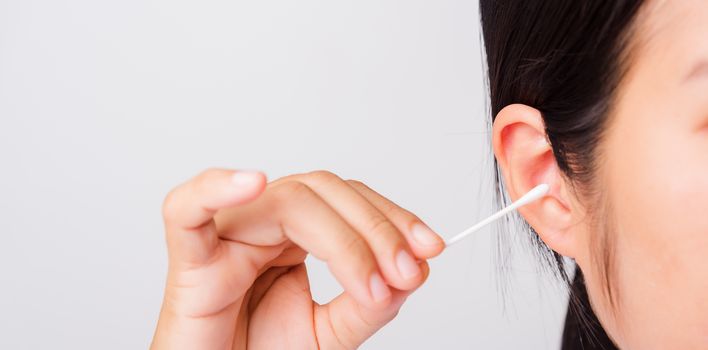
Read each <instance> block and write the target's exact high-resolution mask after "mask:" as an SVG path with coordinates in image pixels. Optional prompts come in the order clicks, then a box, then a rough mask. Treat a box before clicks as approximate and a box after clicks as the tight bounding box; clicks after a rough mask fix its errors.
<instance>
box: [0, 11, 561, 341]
mask: <svg viewBox="0 0 708 350" xmlns="http://www.w3.org/2000/svg"><path fill="white" fill-rule="evenodd" d="M478 26H479V23H478V15H477V7H476V1H461V0H437V1H421V0H405V1H404V0H379V1H371V0H361V1H331V0H300V1H284V0H270V1H239V0H231V1H225V0H206V1H191V2H190V1H174V0H169V1H168V0H123V1H97V0H64V1H53V0H15V1H12V0H0V170H1V172H0V232H1V235H2V236H1V237H2V241H1V242H0V276H2V279H1V282H0V310H1V311H0V348H3V349H24V348H33V349H34V348H36V349H39V348H67V349H69V348H71V349H96V348H101V349H137V348H146V347H147V346H148V344H149V342H150V339H151V336H152V332H153V330H154V325H155V321H156V317H157V314H158V311H159V307H160V302H161V297H162V287H163V283H164V275H165V270H166V251H165V246H164V240H163V231H162V220H161V217H160V204H161V202H162V199H163V197H164V195H165V194H166V193H167V191H168V190H169V189H170V188H172V187H173V186H175V185H176V184H177V183H179V182H181V181H183V180H185V179H187V178H189V177H191V176H193V175H195V174H196V173H197V172H199V171H200V170H201V169H203V168H206V167H211V166H223V167H230V168H257V169H261V170H264V171H265V172H266V173H267V174H268V176H269V178H270V179H276V178H278V177H280V176H283V175H287V174H291V173H297V172H304V171H309V170H315V169H328V170H331V171H333V172H335V173H337V174H339V175H341V176H342V177H345V178H356V179H359V180H362V181H364V182H366V183H367V184H369V185H370V186H371V187H373V188H374V189H376V190H377V191H379V192H380V193H382V194H383V195H385V196H387V197H389V198H391V199H392V200H394V201H395V202H397V203H398V204H399V205H401V206H403V207H405V208H407V209H409V210H411V211H413V212H414V213H416V214H417V215H419V216H420V217H421V218H423V219H424V220H425V221H426V222H427V223H428V224H429V225H430V226H431V227H433V228H434V229H436V230H437V231H438V232H440V233H441V234H443V235H444V236H448V237H449V236H451V235H453V234H456V233H458V232H459V231H461V230H463V229H465V228H466V227H467V226H469V225H471V224H473V223H475V222H476V221H477V220H478V219H481V218H482V217H483V215H484V214H487V213H489V212H490V210H491V208H490V205H489V202H490V200H491V197H490V195H489V193H490V191H491V186H492V185H491V182H490V181H491V177H490V176H491V167H490V163H489V152H490V151H489V148H488V147H487V145H486V144H487V134H486V125H485V120H486V116H485V109H484V101H485V100H484V98H485V91H484V89H483V86H484V85H483V80H482V79H483V78H482V65H481V49H480V37H479V28H478ZM493 248H494V240H493V239H492V238H491V234H490V230H484V231H482V232H481V233H478V234H477V236H476V237H474V238H470V239H469V240H467V241H465V242H461V243H460V244H459V245H456V246H454V247H451V248H450V250H449V251H446V252H444V253H443V254H442V255H441V256H440V257H438V258H435V259H433V260H430V264H431V274H430V277H429V279H428V281H427V283H426V284H425V285H423V286H422V287H421V288H420V289H419V290H418V291H417V292H416V293H415V294H414V295H412V296H411V297H410V298H409V300H408V302H407V303H406V304H405V305H404V306H403V308H402V310H401V312H400V313H399V316H398V317H397V318H396V319H395V320H393V321H392V322H391V323H390V324H389V325H387V326H386V327H385V328H384V329H382V330H381V331H380V332H379V333H377V334H376V335H375V336H374V337H373V338H372V339H371V340H370V341H369V342H367V343H366V344H365V345H364V346H363V347H362V348H366V349H392V348H401V349H402V348H406V349H429V348H433V347H437V348H440V349H519V348H524V349H552V348H557V347H558V340H559V336H560V330H561V326H562V319H563V315H564V312H565V299H564V298H563V296H562V295H563V294H562V293H560V292H559V291H558V290H556V289H555V288H553V287H552V286H551V285H550V284H549V283H540V282H539V281H542V279H541V277H540V276H539V274H538V273H537V272H536V269H535V262H534V261H533V260H532V259H531V258H521V259H519V260H516V263H515V264H514V265H513V267H514V268H513V269H512V270H511V271H510V272H509V274H510V275H509V276H510V278H511V282H509V284H507V285H506V286H507V287H508V288H509V294H508V295H507V296H506V297H503V296H502V294H501V293H500V289H499V287H498V286H497V284H496V281H497V275H498V268H497V263H496V261H495V260H494V255H493V254H492V252H493ZM525 248H526V247H524V246H521V247H520V249H522V250H524V249H525ZM308 266H309V269H310V274H311V276H310V279H311V281H312V282H313V284H314V286H313V290H314V292H315V295H316V299H317V300H318V301H320V302H324V301H326V300H328V299H330V298H332V297H333V296H334V295H336V294H337V293H338V292H339V291H341V288H340V287H339V286H338V285H337V284H336V281H335V280H334V278H332V277H331V276H330V275H329V274H328V272H327V270H326V268H325V266H324V264H322V263H320V262H319V261H317V260H314V259H310V258H308ZM504 306H506V307H504ZM505 310H506V311H505Z"/></svg>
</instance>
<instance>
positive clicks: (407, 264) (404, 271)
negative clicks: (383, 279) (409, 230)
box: [396, 249, 420, 279]
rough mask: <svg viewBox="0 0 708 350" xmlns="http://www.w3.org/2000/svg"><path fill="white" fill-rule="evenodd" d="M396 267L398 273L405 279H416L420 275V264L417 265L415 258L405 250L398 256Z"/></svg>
mask: <svg viewBox="0 0 708 350" xmlns="http://www.w3.org/2000/svg"><path fill="white" fill-rule="evenodd" d="M396 265H397V266H398V272H399V273H400V274H401V276H402V277H403V278H404V279H409V278H412V277H415V276H416V275H418V274H419V273H420V267H418V264H416V263H415V260H413V257H412V256H411V255H410V254H408V252H407V251H405V250H403V249H402V250H401V251H399V252H398V254H397V255H396Z"/></svg>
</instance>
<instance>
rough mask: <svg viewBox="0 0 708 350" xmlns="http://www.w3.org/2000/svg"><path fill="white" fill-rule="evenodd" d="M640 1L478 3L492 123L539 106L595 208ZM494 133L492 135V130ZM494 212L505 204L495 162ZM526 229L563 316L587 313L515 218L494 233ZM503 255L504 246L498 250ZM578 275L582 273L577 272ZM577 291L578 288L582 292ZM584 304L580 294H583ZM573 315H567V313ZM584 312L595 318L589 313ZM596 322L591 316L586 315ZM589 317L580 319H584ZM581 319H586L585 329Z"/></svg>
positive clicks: (546, 252)
mask: <svg viewBox="0 0 708 350" xmlns="http://www.w3.org/2000/svg"><path fill="white" fill-rule="evenodd" d="M643 2H644V1H642V0H578V1H567V0H515V1H514V0H507V1H503V0H480V2H479V5H480V6H479V10H480V19H481V24H482V38H483V41H484V48H485V54H486V62H487V65H486V68H487V70H486V72H487V76H488V81H487V83H488V86H487V89H488V93H489V106H488V107H489V109H490V110H489V114H490V116H491V123H489V125H490V128H491V124H492V123H493V122H494V119H495V118H496V115H497V114H498V113H499V111H500V110H501V109H502V108H504V107H505V106H507V105H510V104H514V103H521V104H526V105H529V106H531V107H534V108H536V109H538V110H539V111H540V112H541V114H542V117H543V121H544V127H545V132H546V135H547V138H548V141H549V143H550V145H551V148H552V150H553V156H554V158H555V161H556V162H557V164H558V167H559V169H560V170H561V173H562V175H563V177H564V179H565V180H567V181H568V183H569V184H570V185H571V189H572V190H573V191H574V192H575V194H576V195H578V198H581V199H585V200H586V201H587V202H588V203H590V205H589V206H587V207H588V208H594V209H597V210H596V212H595V213H594V214H595V216H594V218H595V219H607V218H605V217H603V215H606V213H601V212H600V209H598V208H602V206H600V205H599V204H600V203H602V201H603V199H605V198H604V196H603V193H602V191H600V189H599V188H598V186H597V184H596V182H594V181H595V180H596V176H595V174H596V171H597V169H598V166H599V165H600V163H599V162H600V159H601V158H600V157H599V156H598V155H599V154H600V152H601V145H602V143H601V141H602V138H603V132H604V131H605V130H606V126H607V125H608V122H609V120H610V117H611V115H612V107H613V105H614V101H615V99H616V97H617V87H618V86H619V83H620V81H621V80H622V78H623V76H624V74H626V72H627V70H628V67H629V66H628V61H629V58H630V56H631V52H632V50H631V44H632V43H633V41H632V39H634V38H633V34H632V33H633V28H634V25H633V23H634V22H635V18H636V17H637V13H638V11H639V9H640V7H641V5H642V3H643ZM490 135H491V133H490ZM493 170H494V180H495V185H496V186H495V187H496V190H495V196H494V202H495V206H497V207H498V208H501V207H504V206H506V205H508V204H509V203H510V200H509V198H508V195H507V194H506V191H505V189H504V188H505V185H504V183H503V178H502V176H501V172H500V169H499V165H498V163H497V161H496V159H495V160H494V169H493ZM599 221H602V220H596V222H597V225H598V227H597V228H596V229H597V230H598V231H600V232H594V233H593V239H596V240H597V241H596V243H597V244H596V245H595V246H596V247H598V248H597V249H598V250H597V251H596V252H597V253H598V254H597V257H599V258H598V265H599V268H598V271H599V273H600V276H601V278H602V280H603V282H604V285H605V286H604V287H605V288H604V289H603V290H604V293H606V296H607V298H608V299H609V301H610V305H614V304H615V300H616V297H617V296H616V295H614V294H613V290H612V288H611V283H610V282H611V278H610V276H611V273H610V272H611V268H612V256H613V255H612V254H613V251H612V244H608V243H609V242H608V239H610V238H611V237H608V235H606V234H604V233H603V232H605V231H606V230H602V229H603V228H607V227H605V226H604V225H607V222H603V223H600V222H599ZM512 224H519V225H521V228H522V229H523V230H525V231H527V232H529V238H531V240H532V242H533V244H534V246H535V247H536V252H537V253H538V256H539V258H540V259H541V260H542V262H543V266H545V267H547V268H550V270H551V271H552V272H553V274H554V275H555V276H556V277H558V278H560V279H561V280H562V281H563V282H564V283H565V284H566V286H567V287H569V291H570V294H571V298H570V308H569V315H570V313H571V311H572V312H576V314H577V315H578V316H579V317H583V316H582V315H583V314H584V313H583V311H582V310H580V308H581V307H583V306H584V305H585V306H588V307H589V303H587V300H583V299H579V297H581V298H582V297H583V293H577V292H575V288H573V289H571V288H570V286H571V283H572V281H571V280H570V278H569V276H568V273H567V271H566V266H565V264H564V260H563V257H562V256H561V255H559V254H558V253H556V252H554V251H552V250H551V249H550V248H548V247H547V246H546V245H545V244H544V243H543V242H542V241H541V240H540V238H539V237H538V235H537V234H536V232H535V231H534V229H533V228H532V227H531V226H530V225H528V223H526V222H525V221H524V220H523V218H521V217H520V216H519V215H518V214H516V215H514V216H511V217H509V218H508V219H507V220H505V221H500V222H499V224H498V226H497V230H498V232H497V237H498V238H499V239H505V238H504V237H505V236H506V235H508V233H507V232H505V231H507V230H508V228H509V225H512ZM500 249H501V248H500ZM577 272H578V273H576V281H577V278H578V277H577V276H580V277H582V276H581V273H580V271H579V270H578V271H577ZM583 288H584V287H583ZM584 297H585V299H587V295H585V296H584ZM573 307H574V308H575V310H571V308H573ZM589 312H592V311H590V310H589ZM591 316H593V315H591ZM589 320H590V318H588V319H587V320H586V321H588V322H589ZM588 322H586V323H588Z"/></svg>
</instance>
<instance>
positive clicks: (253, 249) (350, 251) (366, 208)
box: [151, 168, 444, 349]
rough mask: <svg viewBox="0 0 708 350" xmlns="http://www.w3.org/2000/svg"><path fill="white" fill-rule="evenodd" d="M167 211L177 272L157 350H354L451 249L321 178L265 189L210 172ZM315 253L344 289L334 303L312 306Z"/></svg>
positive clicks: (369, 197) (172, 272)
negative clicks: (309, 262) (309, 260)
mask: <svg viewBox="0 0 708 350" xmlns="http://www.w3.org/2000/svg"><path fill="white" fill-rule="evenodd" d="M234 175H237V176H246V177H247V179H248V181H247V182H241V183H240V184H236V183H234V182H233V181H232V177H233V176H234ZM162 211H163V218H164V223H165V231H166V239H167V247H168V257H169V264H168V274H167V284H166V286H165V295H164V301H163V305H162V309H161V312H160V318H159V320H158V324H157V329H156V331H155V335H154V338H153V342H152V345H151V348H152V349H318V348H323V349H354V348H356V347H358V346H359V345H360V344H361V343H362V342H363V341H364V340H366V339H367V338H369V337H370V336H371V335H372V334H373V333H374V332H376V331H377V330H378V329H380V328H381V327H383V326H384V325H385V324H386V323H388V322H389V321H390V320H391V319H393V318H394V317H395V316H396V314H397V313H398V310H399V309H400V307H401V305H402V304H403V302H404V301H405V300H406V298H407V297H408V296H409V295H410V294H411V293H412V292H413V291H415V290H416V289H417V288H418V287H419V286H420V285H421V284H422V283H423V282H424V281H425V280H426V278H427V276H428V273H429V267H428V264H427V262H426V259H428V258H431V257H434V256H436V255H438V254H440V252H442V250H443V249H444V242H443V240H442V239H441V238H440V236H438V235H437V234H436V233H434V232H432V231H430V230H429V228H428V229H427V231H425V230H423V231H415V230H414V228H415V227H418V228H423V229H425V228H427V226H426V225H425V224H424V223H423V222H422V221H421V220H420V219H419V218H418V217H417V216H415V215H414V214H412V213H410V212H409V211H407V210H405V209H403V208H401V207H399V206H398V205H396V204H395V203H393V202H392V201H390V200H388V199H386V198H384V197H383V196H381V195H380V194H378V193H376V192H375V191H374V190H372V189H371V188H369V187H368V186H366V185H364V184H363V183H361V182H359V181H355V180H343V179H341V178H340V177H339V176H337V175H335V174H333V173H330V172H327V171H322V170H319V171H313V172H310V173H306V174H295V175H290V176H286V177H282V178H280V179H277V180H276V181H272V182H270V183H267V180H266V176H265V175H264V174H263V173H261V172H250V174H249V172H247V171H240V170H231V169H216V168H215V169H207V170H205V171H203V172H202V173H200V174H198V175H197V176H195V177H193V178H192V179H190V180H189V181H186V182H185V183H183V184H180V185H179V186H177V187H175V188H174V189H173V190H171V191H170V193H169V194H168V195H167V196H166V198H165V200H164V203H163V210H162ZM415 232H418V233H421V232H422V233H423V234H424V236H423V238H425V239H419V238H420V237H421V236H419V235H415ZM426 232H427V234H426ZM307 254H312V255H313V256H315V257H316V258H318V259H320V260H323V261H326V262H327V265H328V267H329V269H330V271H331V272H332V273H333V275H334V277H335V278H336V279H337V280H338V281H339V283H340V284H341V285H342V287H343V289H344V292H342V294H340V295H339V296H338V297H336V298H334V299H333V300H332V301H330V302H329V303H327V304H324V305H320V304H318V303H317V302H315V301H314V300H312V295H311V293H310V284H309V281H308V278H307V268H306V266H305V264H304V260H305V257H306V256H307ZM406 256H408V258H405V257H406ZM406 262H407V264H405V263H406ZM399 263H404V264H399ZM406 272H408V273H406ZM372 276H378V278H375V277H374V278H373V279H372ZM375 281H379V283H375ZM372 286H373V287H372Z"/></svg>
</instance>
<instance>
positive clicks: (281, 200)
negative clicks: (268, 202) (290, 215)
mask: <svg viewBox="0 0 708 350" xmlns="http://www.w3.org/2000/svg"><path fill="white" fill-rule="evenodd" d="M274 189H275V191H274V192H275V193H274V194H275V202H276V204H277V205H279V206H290V205H298V204H299V205H302V204H304V203H306V202H307V201H309V200H311V198H312V197H313V196H312V195H313V191H312V189H311V188H310V187H309V186H307V185H306V184H304V183H302V182H300V181H288V182H284V183H283V184H281V185H279V186H277V187H276V188H274Z"/></svg>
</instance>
